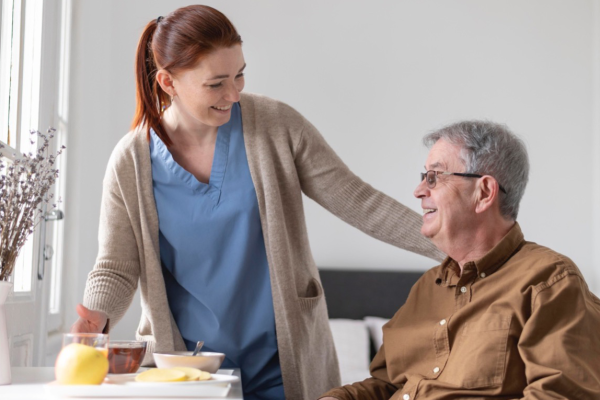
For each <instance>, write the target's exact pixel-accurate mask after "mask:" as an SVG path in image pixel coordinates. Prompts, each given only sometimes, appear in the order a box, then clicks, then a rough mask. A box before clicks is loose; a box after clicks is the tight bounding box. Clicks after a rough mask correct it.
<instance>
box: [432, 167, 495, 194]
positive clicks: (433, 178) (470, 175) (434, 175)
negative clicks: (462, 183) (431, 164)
mask: <svg viewBox="0 0 600 400" xmlns="http://www.w3.org/2000/svg"><path fill="white" fill-rule="evenodd" d="M438 175H456V176H462V177H464V178H483V175H478V174H463V173H460V172H446V171H427V172H421V182H423V180H425V179H427V180H426V183H427V187H428V188H429V189H433V188H434V187H435V184H436V183H437V176H438ZM498 186H499V187H500V191H501V192H502V193H504V194H506V190H504V188H503V187H502V185H500V184H498Z"/></svg>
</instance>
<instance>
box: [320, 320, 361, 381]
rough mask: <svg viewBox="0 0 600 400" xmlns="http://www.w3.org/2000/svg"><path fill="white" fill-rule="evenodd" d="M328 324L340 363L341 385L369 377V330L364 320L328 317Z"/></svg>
mask: <svg viewBox="0 0 600 400" xmlns="http://www.w3.org/2000/svg"><path fill="white" fill-rule="evenodd" d="M329 326H330V327H331V334H332V335H333V343H334V344H335V350H336V352H337V356H338V361H339V364H340V374H341V378H342V385H346V384H349V383H354V382H357V381H362V380H364V379H367V378H368V377H370V376H371V375H370V374H369V363H370V357H369V347H370V346H369V331H368V330H367V326H366V325H365V322H364V321H361V320H352V319H330V320H329Z"/></svg>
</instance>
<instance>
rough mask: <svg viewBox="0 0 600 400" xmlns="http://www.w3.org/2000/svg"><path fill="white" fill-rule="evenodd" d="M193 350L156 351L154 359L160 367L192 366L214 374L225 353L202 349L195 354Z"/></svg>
mask: <svg viewBox="0 0 600 400" xmlns="http://www.w3.org/2000/svg"><path fill="white" fill-rule="evenodd" d="M192 353H193V352H192V351H172V352H169V353H154V354H153V356H154V361H155V362H156V366H157V367H158V368H173V367H192V368H198V369H201V370H202V371H206V372H210V373H211V374H214V373H215V372H217V370H218V369H219V367H220V366H221V364H223V360H225V354H223V353H214V352H209V351H201V352H200V353H198V354H196V355H195V356H193V355H192Z"/></svg>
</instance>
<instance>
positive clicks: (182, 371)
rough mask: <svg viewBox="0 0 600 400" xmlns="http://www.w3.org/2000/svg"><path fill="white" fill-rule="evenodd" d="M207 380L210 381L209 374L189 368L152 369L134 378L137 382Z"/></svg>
mask: <svg viewBox="0 0 600 400" xmlns="http://www.w3.org/2000/svg"><path fill="white" fill-rule="evenodd" d="M209 379H211V375H210V373H209V372H206V371H202V370H200V369H198V368H191V367H173V368H152V369H149V370H147V371H144V372H141V373H139V374H138V375H137V376H136V377H135V380H136V381H137V382H184V381H207V380H209Z"/></svg>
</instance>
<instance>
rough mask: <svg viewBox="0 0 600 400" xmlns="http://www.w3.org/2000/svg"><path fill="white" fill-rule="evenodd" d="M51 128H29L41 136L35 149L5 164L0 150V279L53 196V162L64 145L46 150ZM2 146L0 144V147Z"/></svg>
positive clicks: (10, 268)
mask: <svg viewBox="0 0 600 400" xmlns="http://www.w3.org/2000/svg"><path fill="white" fill-rule="evenodd" d="M54 132H55V129H54V128H50V129H48V131H47V132H46V134H43V133H40V132H38V131H31V132H30V133H31V135H37V136H38V138H39V139H40V143H41V145H40V146H38V150H37V153H36V154H33V153H28V154H25V153H23V154H22V156H21V157H18V158H17V157H15V160H14V162H12V163H10V164H9V165H8V166H6V165H5V164H4V163H3V161H2V153H1V152H0V281H6V280H8V279H9V278H10V276H11V274H12V272H13V268H14V265H15V261H16V259H17V256H18V255H19V251H20V250H21V248H22V247H23V245H24V244H25V241H26V240H27V238H28V237H29V235H31V234H32V233H33V231H34V230H35V228H36V227H37V225H38V224H39V223H40V222H41V221H42V220H43V219H44V207H43V205H44V204H50V202H51V200H52V198H53V197H54V195H53V193H52V192H51V191H50V189H51V188H52V186H53V185H54V183H55V182H56V178H58V169H56V168H54V164H55V162H56V157H58V156H59V155H60V154H61V153H62V151H63V150H64V149H65V146H62V147H61V148H60V149H59V150H58V151H57V152H56V155H53V154H49V145H50V139H52V138H53V137H54ZM31 143H34V142H33V141H31ZM3 148H4V146H3V145H2V144H0V151H2V149H3ZM52 207H56V204H52Z"/></svg>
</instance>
